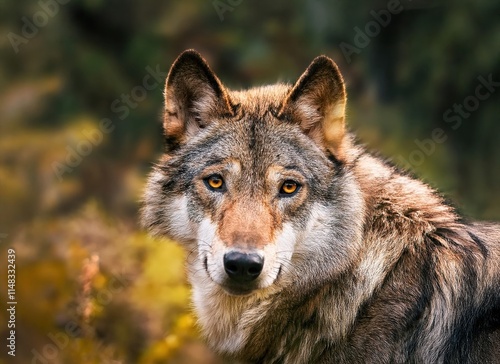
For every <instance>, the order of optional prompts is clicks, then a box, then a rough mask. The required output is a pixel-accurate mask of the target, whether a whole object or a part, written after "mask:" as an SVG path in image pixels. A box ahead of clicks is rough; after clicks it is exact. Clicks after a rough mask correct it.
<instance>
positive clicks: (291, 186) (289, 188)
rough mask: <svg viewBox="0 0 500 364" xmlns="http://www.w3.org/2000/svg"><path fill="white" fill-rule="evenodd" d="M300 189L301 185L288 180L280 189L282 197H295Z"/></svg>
mask: <svg viewBox="0 0 500 364" xmlns="http://www.w3.org/2000/svg"><path fill="white" fill-rule="evenodd" d="M299 189H300V184H298V183H297V182H295V181H292V180H286V181H285V182H283V184H282V185H281V188H280V195H281V196H286V197H289V196H293V195H294V194H295V193H297V191H298V190H299Z"/></svg>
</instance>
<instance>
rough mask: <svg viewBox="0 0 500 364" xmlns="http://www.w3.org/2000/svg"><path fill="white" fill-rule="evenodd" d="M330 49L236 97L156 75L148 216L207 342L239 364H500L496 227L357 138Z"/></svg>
mask: <svg viewBox="0 0 500 364" xmlns="http://www.w3.org/2000/svg"><path fill="white" fill-rule="evenodd" d="M345 109H346V88H345V84H344V81H343V78H342V76H341V74H340V72H339V69H338V67H337V66H336V64H335V63H334V62H333V61H332V60H331V59H330V58H328V57H326V56H319V57H317V58H316V59H314V60H313V61H312V63H311V64H310V65H309V67H308V68H307V70H306V71H305V72H304V73H303V74H302V76H301V77H300V78H299V79H298V81H297V82H296V83H295V84H293V85H290V84H275V85H270V86H263V87H257V88H251V89H248V90H243V91H232V90H229V89H228V88H226V87H225V86H224V85H223V84H222V83H221V81H220V80H219V78H218V77H217V76H216V75H215V74H214V73H213V71H212V70H211V69H210V67H209V66H208V64H207V62H206V61H205V60H204V59H203V58H202V56H201V55H200V54H199V53H197V52H196V51H194V50H187V51H185V52H184V53H182V54H181V55H180V56H179V57H178V58H177V60H176V61H175V62H174V64H173V65H172V67H171V69H170V72H169V74H168V76H167V79H166V86H165V110H164V120H163V127H164V136H165V145H166V146H165V153H164V155H163V156H162V157H161V159H160V160H159V162H158V163H157V164H156V166H155V167H154V169H153V170H152V172H151V174H150V176H149V179H148V182H147V187H146V189H145V194H144V205H143V210H142V221H143V225H144V226H145V228H147V229H148V230H149V231H150V232H151V233H152V234H155V235H159V236H163V237H168V238H170V239H174V240H176V241H178V242H179V243H180V244H182V245H183V246H184V247H185V249H186V251H187V254H186V265H187V272H188V277H189V281H190V283H191V285H192V291H193V298H192V300H193V304H194V308H195V311H196V314H197V317H198V320H199V325H200V327H201V330H202V332H203V334H204V336H205V337H206V340H207V342H208V344H209V345H210V346H211V347H212V348H213V349H214V350H215V351H216V352H218V353H220V354H221V355H223V356H224V357H226V358H228V359H229V360H230V362H235V361H238V362H242V363H292V364H300V363H349V364H352V363H500V226H499V225H496V224H494V223H480V222H469V223H468V222H466V221H465V220H464V219H462V218H461V217H460V216H459V215H458V214H457V213H456V212H455V210H454V209H453V208H452V207H450V206H449V205H448V204H446V203H445V201H444V199H443V198H442V197H441V196H440V195H439V194H438V193H437V192H436V191H434V190H433V189H432V188H430V187H429V186H427V185H426V184H424V183H423V182H421V181H419V180H418V179H415V178H413V177H411V176H410V175H408V174H407V173H405V172H402V171H400V170H398V169H397V168H395V167H394V166H392V165H390V164H389V163H388V162H386V161H384V160H382V159H380V158H379V157H377V156H375V155H374V154H372V153H370V152H368V151H367V150H365V149H364V148H363V147H362V146H360V145H358V144H357V143H356V141H355V138H354V136H353V135H352V134H351V133H350V132H348V131H347V128H346V126H345V119H346V111H345Z"/></svg>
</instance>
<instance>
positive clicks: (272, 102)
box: [231, 83, 291, 117]
mask: <svg viewBox="0 0 500 364" xmlns="http://www.w3.org/2000/svg"><path fill="white" fill-rule="evenodd" d="M290 89H291V86H290V85H288V84H282V83H278V84H275V85H267V86H262V87H255V88H251V89H249V90H243V91H231V99H232V101H233V102H234V103H235V104H237V105H239V107H240V109H241V110H242V111H243V112H244V113H246V114H252V115H255V116H261V117H262V116H264V114H265V113H266V112H267V110H269V108H270V107H275V108H276V107H278V106H279V105H281V103H282V102H283V100H284V99H285V97H286V96H287V94H288V93H289V92H290Z"/></svg>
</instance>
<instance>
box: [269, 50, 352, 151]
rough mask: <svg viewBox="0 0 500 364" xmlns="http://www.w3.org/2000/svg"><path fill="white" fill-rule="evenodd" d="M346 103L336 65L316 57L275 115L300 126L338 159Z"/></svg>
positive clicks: (342, 84)
mask: <svg viewBox="0 0 500 364" xmlns="http://www.w3.org/2000/svg"><path fill="white" fill-rule="evenodd" d="M346 100H347V98H346V91H345V85H344V80H343V79H342V75H341V74H340V71H339V69H338V67H337V65H336V64H335V62H333V61H332V60H331V59H330V58H328V57H326V56H319V57H317V58H315V59H314V60H313V61H312V63H311V64H310V65H309V67H308V68H307V70H306V71H305V72H304V73H303V74H302V76H301V77H300V78H299V80H298V81H297V82H296V83H295V85H294V86H293V88H292V90H291V91H290V93H289V94H288V95H287V97H286V98H285V101H284V102H283V106H282V108H281V110H280V112H279V114H278V116H279V117H283V118H285V119H287V120H290V121H292V122H298V123H300V126H301V128H302V130H303V131H304V133H305V134H307V135H308V136H309V137H310V138H311V139H312V140H314V141H315V142H316V143H317V144H318V145H319V146H320V147H321V148H323V149H327V150H329V151H330V152H331V153H333V155H334V156H335V157H336V158H337V159H339V160H341V159H343V157H344V153H343V147H342V144H343V140H344V135H345V105H346Z"/></svg>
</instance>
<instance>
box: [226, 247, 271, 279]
mask: <svg viewBox="0 0 500 364" xmlns="http://www.w3.org/2000/svg"><path fill="white" fill-rule="evenodd" d="M263 266H264V258H263V257H261V256H260V255H259V254H257V253H240V252H229V253H226V254H224V270H225V271H226V273H227V275H228V276H229V278H231V279H232V280H234V281H236V282H238V283H245V282H251V281H253V280H255V279H256V278H257V277H258V276H259V275H260V272H262V267H263Z"/></svg>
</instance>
